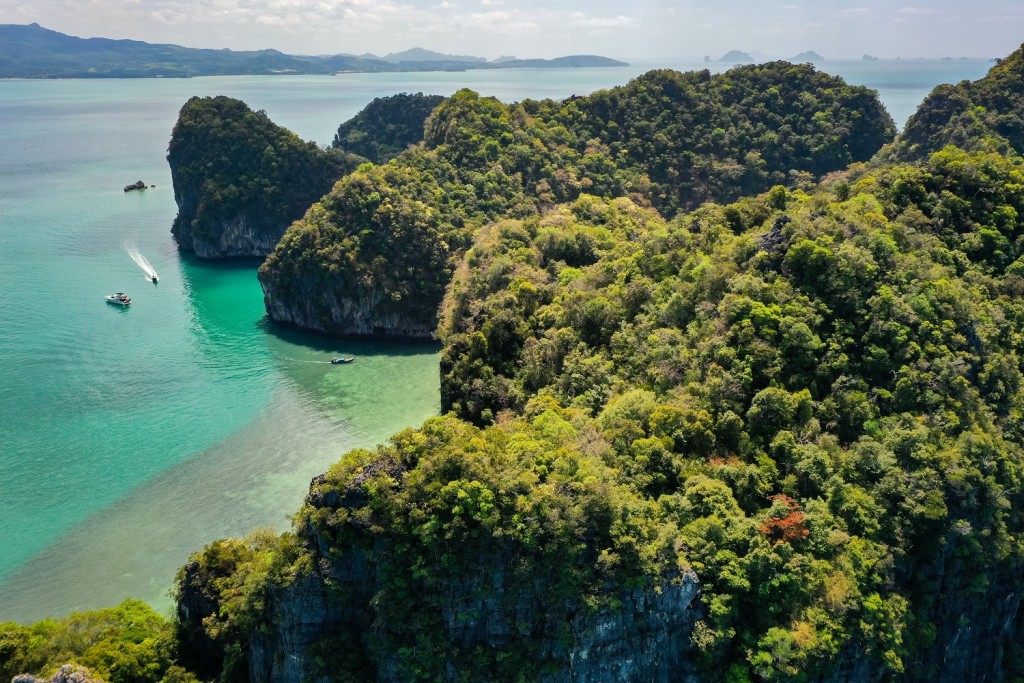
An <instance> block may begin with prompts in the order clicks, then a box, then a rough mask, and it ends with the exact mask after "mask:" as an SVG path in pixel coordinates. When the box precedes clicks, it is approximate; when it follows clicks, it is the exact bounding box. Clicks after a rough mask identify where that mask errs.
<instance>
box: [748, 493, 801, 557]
mask: <svg viewBox="0 0 1024 683" xmlns="http://www.w3.org/2000/svg"><path fill="white" fill-rule="evenodd" d="M768 500H770V501H772V506H771V507H770V508H769V509H768V516H767V517H766V518H765V520H764V523H763V524H761V526H760V527H758V530H759V531H760V532H761V533H762V534H764V535H765V536H768V537H769V538H770V539H772V541H773V542H775V543H778V542H779V541H785V542H786V543H789V544H790V545H795V544H796V543H797V542H798V541H802V540H804V539H805V538H807V535H808V534H809V533H810V531H809V530H808V529H807V523H806V521H805V519H804V513H803V511H801V510H800V505H799V504H798V503H797V502H796V501H795V500H793V499H792V498H790V497H789V496H787V495H785V494H782V493H780V494H778V495H776V496H769V498H768Z"/></svg>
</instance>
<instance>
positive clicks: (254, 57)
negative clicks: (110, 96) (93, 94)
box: [0, 24, 628, 78]
mask: <svg viewBox="0 0 1024 683" xmlns="http://www.w3.org/2000/svg"><path fill="white" fill-rule="evenodd" d="M603 66H628V65H627V64H626V63H625V62H620V61H618V60H615V59H610V58H608V57H601V56H598V55H570V56H567V57H557V58H555V59H506V60H501V61H499V62H489V61H487V60H486V59H484V58H482V57H467V56H463V55H443V54H439V53H436V52H431V51H429V50H422V49H419V48H416V49H413V50H409V51H407V52H406V53H404V54H402V53H399V54H396V55H386V56H385V57H384V58H378V57H376V56H374V55H363V56H358V57H357V56H355V55H346V54H337V55H287V54H284V53H283V52H279V51H277V50H251V51H244V50H242V51H235V50H228V49H224V50H213V49H198V48H188V47H182V46H180V45H155V44H152V43H146V42H143V41H140V40H112V39H109V38H79V37H77V36H69V35H66V34H64V33H60V32H58V31H52V30H50V29H47V28H43V27H42V26H40V25H39V24H28V25H23V24H0V78H189V77H192V76H227V75H288V74H336V73H342V72H362V73H377V72H397V71H466V70H468V69H516V68H534V69H537V68H540V69H543V68H587V67H603Z"/></svg>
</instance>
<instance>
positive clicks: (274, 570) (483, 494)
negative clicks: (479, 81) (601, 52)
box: [0, 53, 1024, 683]
mask: <svg viewBox="0 0 1024 683" xmlns="http://www.w3.org/2000/svg"><path fill="white" fill-rule="evenodd" d="M1020 59H1021V54H1020V53H1015V54H1014V55H1012V56H1011V57H1009V58H1008V59H1007V60H1004V62H1003V63H1002V64H999V65H997V66H996V67H994V69H993V71H992V73H991V74H990V76H989V77H988V81H987V82H985V83H983V84H982V85H975V86H969V85H966V84H962V85H960V86H956V89H959V90H958V92H960V91H962V92H966V93H968V94H969V95H970V97H973V98H976V99H977V101H982V99H983V98H988V99H984V101H985V102H987V103H988V104H987V105H985V106H986V112H985V113H984V115H983V116H982V113H981V112H979V111H977V106H978V105H972V107H974V109H975V113H977V114H978V118H977V119H976V121H977V122H980V123H979V124H978V125H977V126H973V124H972V126H965V125H964V124H963V121H964V119H963V118H962V117H958V115H957V113H956V112H955V111H949V110H944V109H941V108H933V109H932V110H931V111H925V110H924V109H922V112H920V113H919V117H920V118H919V120H918V123H917V124H914V125H917V126H918V128H915V129H913V130H911V128H910V126H909V125H908V133H907V135H919V134H920V131H922V130H926V129H927V130H929V131H932V132H930V133H928V134H927V135H923V136H920V139H918V138H914V139H915V140H918V141H917V142H908V140H907V139H906V138H902V137H901V138H898V139H897V140H896V141H895V143H894V144H892V145H890V146H888V147H885V148H884V149H883V146H884V145H885V144H886V143H888V142H890V141H891V140H892V137H893V133H894V131H893V125H892V121H891V120H890V119H889V118H888V116H887V115H885V113H884V110H882V109H881V107H880V105H879V104H878V102H877V99H876V98H875V97H874V96H873V95H872V94H871V93H870V92H867V91H864V90H863V89H858V88H850V87H848V86H845V84H843V83H842V82H841V81H838V80H837V79H832V77H828V76H823V75H821V74H818V73H817V72H815V71H814V69H813V68H812V67H810V66H808V65H803V66H793V65H788V64H782V63H776V64H770V65H763V66H755V67H741V68H738V69H734V70H733V71H730V72H728V73H726V74H723V75H722V76H710V75H709V74H707V73H706V72H705V73H696V74H676V73H673V72H668V71H659V72H652V73H650V74H647V75H645V76H643V77H641V78H639V79H637V80H635V81H633V82H631V83H630V84H629V85H627V86H623V87H622V88H616V89H612V90H609V91H603V92H599V93H595V94H594V95H592V96H589V97H585V98H572V99H570V100H566V101H564V102H553V101H542V102H537V101H525V102H522V103H519V104H516V105H505V104H502V103H500V102H497V101H496V100H493V99H488V98H481V97H479V96H478V95H477V94H475V93H473V92H470V91H461V92H459V93H456V94H455V95H454V96H453V97H451V98H449V99H446V100H445V101H444V102H442V103H441V104H440V105H438V106H437V107H436V108H435V109H434V111H433V113H431V114H430V116H429V117H427V118H426V121H425V126H424V134H423V141H422V142H421V143H418V144H416V145H414V147H413V148H412V149H410V150H407V151H404V152H401V153H400V154H399V155H398V156H397V157H395V158H394V159H392V160H390V161H388V162H387V163H381V164H380V165H375V164H370V163H367V164H364V165H362V166H360V167H359V168H358V169H357V170H355V171H354V172H353V173H350V174H349V175H347V176H345V177H344V178H342V179H341V180H340V181H339V182H337V183H336V184H335V185H334V187H333V189H331V191H330V192H329V193H327V194H326V195H325V196H323V197H322V198H321V199H320V200H319V201H317V202H315V203H313V204H312V206H311V207H310V208H309V210H308V211H307V212H306V214H305V216H304V217H303V218H302V220H300V221H298V222H296V223H295V224H294V225H292V227H291V228H289V230H288V231H287V232H286V234H285V235H284V237H283V238H282V240H281V242H280V243H279V245H278V246H277V248H276V249H275V251H274V252H273V253H272V254H271V255H270V256H269V257H268V259H267V261H266V262H265V264H264V265H263V267H262V268H261V270H260V277H261V280H262V281H263V283H264V287H265V290H266V291H267V293H268V304H269V303H271V300H273V302H276V305H278V306H280V307H281V309H282V310H293V311H299V312H300V313H301V315H300V316H297V318H296V319H301V320H302V321H307V322H308V321H313V322H315V324H316V325H319V326H320V327H319V328H318V329H325V330H326V331H334V332H344V331H346V327H345V325H348V324H350V323H348V322H345V321H339V320H337V319H333V318H332V317H331V316H332V313H333V311H335V310H344V309H343V307H342V306H341V304H340V303H339V302H340V301H343V300H345V298H346V297H349V298H354V299H355V300H357V301H363V302H364V304H365V305H364V306H363V308H362V311H361V313H360V314H366V318H365V320H363V322H362V323H361V324H364V325H367V326H369V327H370V328H371V329H370V332H378V330H374V329H372V324H373V323H372V321H373V320H377V321H383V322H384V323H388V322H389V321H390V323H389V324H394V325H395V326H396V327H397V326H404V327H405V329H415V330H428V331H430V332H434V333H436V334H437V335H438V336H439V337H440V338H441V340H442V342H443V344H444V350H443V355H442V362H441V373H442V374H441V384H442V405H443V412H444V414H443V415H442V416H439V417H436V418H432V419H430V420H428V421H427V422H426V423H425V424H423V425H422V426H421V427H420V428H418V429H409V430H405V431H403V432H401V433H399V434H397V435H395V436H394V437H392V438H391V439H390V441H389V442H388V443H386V444H384V445H381V446H379V447H377V448H376V449H373V450H356V451H353V452H350V453H348V454H346V455H345V457H344V458H343V459H342V460H341V461H340V462H338V463H337V464H336V465H334V466H333V467H332V468H331V469H330V470H329V471H328V472H327V473H325V474H324V475H321V476H319V477H317V478H315V479H314V481H313V483H312V485H311V487H310V492H309V495H308V496H307V498H306V501H305V503H304V505H303V506H302V508H301V509H300V510H299V512H298V514H297V515H296V517H295V519H294V526H293V530H292V531H291V532H289V533H286V534H283V535H276V534H272V533H268V532H254V533H253V534H252V535H250V536H249V537H248V538H246V539H242V540H224V541H218V542H215V543H213V544H211V545H209V546H207V547H206V548H205V549H203V550H201V551H199V552H197V553H196V554H195V555H194V556H193V557H192V558H191V560H190V562H189V563H188V564H187V565H186V566H185V567H183V568H182V570H181V571H180V572H179V576H178V581H177V598H178V614H177V619H176V622H175V624H174V625H173V631H171V630H170V627H169V626H168V625H167V624H164V623H162V622H159V621H158V620H156V621H153V620H149V618H148V617H147V616H146V614H145V611H144V610H143V609H142V608H141V607H139V606H138V605H134V604H131V603H127V604H126V605H123V606H121V607H120V608H116V609H115V610H114V611H110V612H104V613H103V614H102V615H100V616H95V615H94V616H91V617H88V619H92V620H94V621H96V622H97V623H101V624H102V626H101V627H96V628H95V629H93V631H94V632H95V633H98V634H99V635H97V636H95V637H93V638H92V639H91V640H87V641H84V642H83V644H82V645H79V646H76V647H75V648H64V649H61V648H60V647H58V646H57V645H56V644H55V643H58V642H60V639H59V638H57V637H56V635H55V634H59V633H61V629H67V628H69V626H67V625H62V624H63V622H61V623H56V622H41V624H42V625H34V626H28V627H25V626H16V625H4V626H3V627H0V667H7V668H0V671H3V672H5V671H7V670H10V671H14V670H15V669H19V668H21V667H24V670H27V671H32V672H38V673H42V674H46V673H47V672H48V671H50V670H52V669H53V667H54V665H55V664H57V663H59V662H61V661H75V662H77V663H81V664H83V665H86V666H89V667H90V668H93V670H94V671H95V672H96V673H97V674H101V675H105V676H109V677H110V678H111V680H114V676H116V675H117V674H116V671H115V667H114V666H113V665H112V664H110V662H111V661H114V660H115V659H116V658H115V657H114V656H113V655H111V654H109V653H110V652H116V653H118V655H117V656H118V657H121V655H124V658H125V659H127V660H129V661H137V662H139V666H142V665H143V664H145V666H149V667H151V669H146V671H152V673H151V675H150V674H146V675H150V676H151V677H150V678H139V679H138V680H154V681H160V680H161V679H163V680H167V681H170V680H188V676H192V675H195V676H196V677H197V678H199V679H201V680H221V681H243V680H287V681H292V680H295V681H298V680H318V681H364V680H380V681H438V680H442V681H459V680H468V681H473V680H493V681H568V680H611V679H621V680H666V681H667V680H671V679H672V678H673V677H675V678H684V677H686V676H699V677H701V679H703V680H724V681H730V682H731V683H742V682H746V681H750V682H753V681H790V682H801V681H818V680H895V679H900V680H908V681H922V682H923V681H955V680H983V679H1008V680H1009V679H1013V677H1015V676H1018V677H1019V676H1021V675H1022V674H1024V671H1022V670H1021V669H1022V667H1021V665H1020V662H1021V661H1024V659H1022V656H1024V652H1021V650H1020V647H1019V643H1020V642H1021V635H1022V634H1021V629H1022V623H1021V621H1020V618H1019V615H1018V612H1019V608H1020V605H1021V599H1022V598H1021V595H1020V592H1019V590H1018V587H1019V585H1020V582H1021V580H1022V579H1024V545H1022V543H1021V540H1020V539H1021V537H1022V534H1024V513H1022V511H1024V430H1022V429H1021V417H1022V414H1024V381H1022V378H1024V363H1022V359H1021V354H1022V351H1021V349H1020V348H1019V347H1020V346H1021V339H1022V338H1024V304H1022V303H1021V301H1022V294H1024V224H1022V223H1021V221H1020V220H1019V216H1020V215H1021V214H1022V212H1024V164H1022V162H1021V159H1020V157H1019V156H1017V154H1016V153H1015V149H1016V148H1015V147H1013V139H1014V138H1013V135H1012V134H1011V133H1012V125H1011V124H1010V123H1007V121H1009V120H1010V118H1012V116H1014V115H1016V114H1017V113H1019V109H1020V107H1019V101H1018V100H1017V99H1016V97H1015V96H1014V95H1013V93H1014V92H1018V91H1019V87H1020V82H1021V78H1022V75H1021V73H1020V68H1016V67H1015V68H1013V69H1011V68H1009V67H1007V68H1005V69H1004V67H1006V66H1007V65H1008V64H1009V65H1013V64H1019V63H1020ZM996 83H998V84H999V85H998V86H997V85H995V84H996ZM997 88H998V89H1002V90H1005V94H1003V95H999V96H997V95H996V93H997ZM933 97H934V96H933ZM381 104H387V103H378V106H380V105H381ZM933 104H934V102H933ZM1003 107H1005V109H1004V108H1003ZM943 112H945V113H943ZM946 114H949V115H948V116H946ZM944 116H945V118H943V117H944ZM400 120H401V119H400ZM401 121H402V124H401V126H400V127H399V128H395V129H389V127H388V126H387V125H380V124H378V123H372V119H371V118H370V117H366V118H365V119H364V120H363V122H361V123H360V124H359V126H353V127H349V128H345V131H346V132H345V133H344V134H343V133H342V131H341V130H339V138H348V137H350V135H349V133H350V132H351V131H356V130H360V131H368V132H367V137H374V136H375V135H381V136H382V138H383V139H382V140H381V141H380V144H379V145H378V146H371V145H370V144H369V143H368V142H367V143H365V144H366V145H367V146H365V147H364V149H366V150H370V149H378V150H379V149H384V148H386V147H391V148H392V149H394V148H397V147H399V146H402V145H401V143H396V140H401V141H402V142H405V141H407V140H410V136H408V135H407V133H408V130H409V127H410V124H409V123H408V121H404V120H401ZM912 123H914V122H913V121H912ZM925 123H927V126H925ZM982 124H984V125H982ZM343 128H344V127H343ZM954 129H955V130H964V131H966V132H965V133H964V140H965V142H964V144H961V145H959V146H946V145H940V144H939V142H940V141H941V139H942V137H943V136H945V135H953V133H952V132H951V131H953V130H954ZM915 131H916V132H915ZM392 133H393V135H392ZM975 135H981V136H982V139H981V141H978V140H976V139H975V137H974V136H975ZM356 137H358V136H356ZM954 137H955V136H954ZM959 140H960V138H956V140H955V141H959ZM360 144H364V142H360ZM922 145H923V146H922ZM342 146H344V143H342ZM926 147H929V148H931V149H930V151H928V152H925V148H926ZM879 150H881V152H879ZM350 151H351V150H350ZM389 154H390V152H388V153H387V154H386V155H389ZM353 292H354V293H355V294H353ZM365 302H370V303H365ZM353 308H358V306H353ZM353 315H355V314H353ZM366 321H370V322H366ZM396 321H397V322H396ZM308 326H311V327H313V326H315V325H312V324H311V325H308ZM380 331H382V332H387V329H386V327H383V326H382V328H381V330H380ZM698 589H699V590H698ZM76 618H78V619H83V618H85V617H72V618H70V620H69V622H68V623H69V624H72V623H74V622H73V620H74V619H76ZM126 621H130V622H131V623H132V624H135V623H136V622H137V621H141V623H142V624H143V626H139V627H136V628H132V629H128V628H127V627H125V626H124V624H125V622H126ZM90 623H92V622H90ZM33 629H35V630H33ZM93 648H98V649H93ZM616 648H618V649H616ZM140 652H141V653H143V654H138V653H140ZM57 653H60V654H57ZM64 653H66V654H64ZM90 653H91V654H90ZM145 653H149V654H145ZM129 655H131V656H136V655H138V656H136V657H135V659H134V660H132V659H131V657H130V656H129ZM627 655H628V656H627ZM116 661H121V660H120V659H116ZM126 670H127V669H126ZM612 672H614V673H612ZM175 676H177V677H178V678H174V677H175ZM118 680H120V679H118Z"/></svg>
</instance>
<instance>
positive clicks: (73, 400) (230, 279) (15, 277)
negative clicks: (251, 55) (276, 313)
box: [0, 60, 988, 621]
mask: <svg viewBox="0 0 1024 683" xmlns="http://www.w3.org/2000/svg"><path fill="white" fill-rule="evenodd" d="M652 66H666V65H643V64H640V65H634V66H631V67H622V68H615V69H570V70H508V71H499V72H485V71H471V72H466V73H461V74H460V73H430V74H349V75H345V76H336V77H313V76H309V77H262V78H261V77H226V78H204V79H191V80H163V79H151V80H105V81H0V283H2V284H3V285H4V296H3V297H0V621H4V620H8V619H15V620H31V619H37V618H40V617H43V616H48V615H61V614H65V613H67V612H69V611H72V610H76V609H85V608H95V607H101V606H107V605H111V604H114V603H116V602H117V601H119V600H121V599H122V598H124V597H128V596H133V597H140V598H143V599H146V600H149V601H150V602H152V603H153V604H155V605H158V606H160V607H161V608H169V604H170V603H169V598H168V597H167V590H168V588H169V586H170V584H171V581H172V579H173V575H174V572H175V570H176V568H177V567H178V566H180V565H181V564H182V563H183V562H184V561H185V560H186V559H187V557H188V555H189V553H191V552H193V551H194V550H196V549H198V548H200V547H201V546H202V545H203V544H204V543H207V542H209V541H211V540H213V539H216V538H220V537H223V536H227V535H241V534H244V533H246V532H247V531H249V530H251V529H252V528H254V527H257V526H272V527H275V528H279V529H280V528H285V527H287V525H288V515H289V514H291V513H293V512H294V511H295V510H296V508H297V507H298V505H299V504H300V502H301V500H302V497H303V495H304V493H305V490H306V488H307V486H308V483H309V480H310V478H311V477H312V476H314V475H315V474H317V473H318V472H321V471H323V470H324V469H326V468H327V467H328V466H329V465H330V464H331V463H332V462H334V461H336V460H337V459H338V458H339V457H341V455H342V454H343V453H344V452H346V451H347V450H350V449H351V448H354V447H363V446H372V445H373V444H376V443H379V442H381V441H383V440H385V439H386V438H387V437H388V436H389V435H391V434H393V433H394V432H396V431H398V430H399V429H402V428H404V427H407V426H415V425H418V424H419V423H420V422H422V420H424V419H425V418H426V417H428V416H430V415H432V414H436V412H437V411H438V409H439V390H438V367H437V366H438V349H437V348H436V347H433V346H423V345H409V344H406V345H402V344H384V343H371V342H353V341H345V342H339V341H330V340H326V339H323V338H317V337H310V336H307V335H302V334H299V333H296V332H293V331H287V330H281V329H278V328H276V327H275V326H273V325H271V324H269V323H268V321H267V320H266V317H265V315H264V311H263V301H262V292H261V290H260V287H259V284H258V282H257V280H256V272H255V269H256V264H255V263H235V264H229V265H211V264H204V263H200V262H197V261H195V260H193V259H189V258H186V257H183V256H182V255H180V254H179V252H178V251H177V249H176V247H175V245H174V243H173V241H172V240H171V237H170V233H169V228H170V224H171V221H172V220H173V218H174V215H175V211H176V207H175V204H174V199H173V193H172V191H171V187H170V175H169V171H168V169H167V165H166V161H165V158H164V157H165V155H166V148H167V141H168V139H169V137H170V131H171V127H172V126H173V124H174V121H175V119H176V117H177V112H178V109H179V108H180V107H181V105H182V104H183V103H184V102H185V100H187V99H188V98H189V97H190V96H193V95H215V94H226V95H230V96H233V97H239V98H241V99H243V100H245V101H246V102H247V103H249V104H250V106H252V107H254V108H257V109H265V110H266V111H267V113H268V114H269V115H270V117H271V118H272V119H273V120H274V121H276V122H277V123H280V124H281V125H284V126H287V127H289V128H291V129H292V130H295V131H296V132H298V133H299V134H300V135H301V136H302V137H303V138H305V139H313V140H317V141H319V142H320V143H327V142H329V141H330V139H331V137H332V135H333V132H334V130H335V129H336V128H337V125H338V124H339V123H340V122H341V121H343V120H345V119H347V118H349V117H351V116H352V115H353V114H355V113H356V112H357V111H358V110H359V109H361V108H362V107H363V106H364V105H365V104H366V103H367V102H368V101H369V100H370V99H372V98H373V97H377V96H382V95H388V94H393V93H395V92H417V91H422V92H428V93H436V94H442V95H445V94H450V93H452V92H454V91H455V90H456V89H458V88H460V87H471V88H474V89H476V90H478V91H480V92H482V93H484V94H488V95H495V96H497V97H500V98H501V99H503V100H506V101H512V100H518V99H522V98H525V97H558V98H561V97H566V96H568V95H572V94H585V93H588V92H591V91H593V90H595V89H597V88H601V87H610V86H614V85H618V84H621V83H625V82H626V81H627V80H629V78H631V77H633V76H635V75H637V74H639V73H642V72H643V71H646V70H647V69H648V68H651V67H652ZM667 66H674V67H677V68H687V67H691V66H695V67H698V68H703V66H704V65H703V64H700V65H667ZM711 66H713V67H714V68H715V69H716V70H720V69H722V68H724V67H725V65H711ZM825 66H826V70H829V69H831V70H832V71H834V72H836V73H839V74H840V75H843V76H844V77H846V78H847V79H848V80H850V81H851V82H855V83H863V84H865V85H869V86H871V87H876V88H878V89H879V91H880V93H881V95H882V98H883V101H885V102H886V105H887V106H888V107H889V109H890V112H892V113H893V116H894V118H896V120H897V121H898V122H900V123H902V121H903V120H905V118H906V117H907V116H909V115H910V113H911V112H912V111H913V107H914V106H916V104H917V102H919V101H920V99H921V98H922V97H923V96H924V95H925V94H926V93H927V92H928V91H929V90H930V89H931V88H932V87H933V86H934V85H936V84H937V83H940V82H945V81H958V80H960V79H962V78H977V77H978V76H980V75H982V74H983V73H984V71H985V70H986V69H987V66H988V65H987V64H985V63H983V62H977V61H974V62H966V63H965V62H913V61H909V60H908V61H905V62H873V63H846V64H845V65H844V64H842V63H837V64H829V65H825ZM844 69H845V72H844ZM138 179H142V180H144V181H146V182H147V183H151V184H155V185H156V187H155V188H151V189H148V190H146V191H145V192H133V193H128V194H125V193H124V192H122V189H121V188H122V187H123V186H124V185H126V184H128V183H130V182H134V181H135V180H138ZM131 252H137V253H138V254H141V255H142V256H143V257H145V259H147V260H148V262H149V263H150V264H152V266H153V267H154V268H155V270H156V272H157V273H159V277H160V281H159V284H156V285H154V284H152V283H151V282H149V281H147V280H146V279H145V273H144V270H143V269H142V268H141V267H140V266H139V265H137V264H136V262H135V261H134V260H133V259H132V258H131ZM113 291H125V292H127V293H128V294H130V295H131V297H132V300H133V304H132V305H131V307H130V308H129V309H120V308H115V307H113V306H111V305H108V304H106V303H105V302H104V300H103V296H104V295H106V294H108V293H111V292H113ZM339 354H345V355H354V356H357V357H358V360H357V362H356V363H353V364H351V365H344V366H332V365H330V364H328V363H326V362H325V361H326V359H327V358H330V357H331V356H334V355H339Z"/></svg>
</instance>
